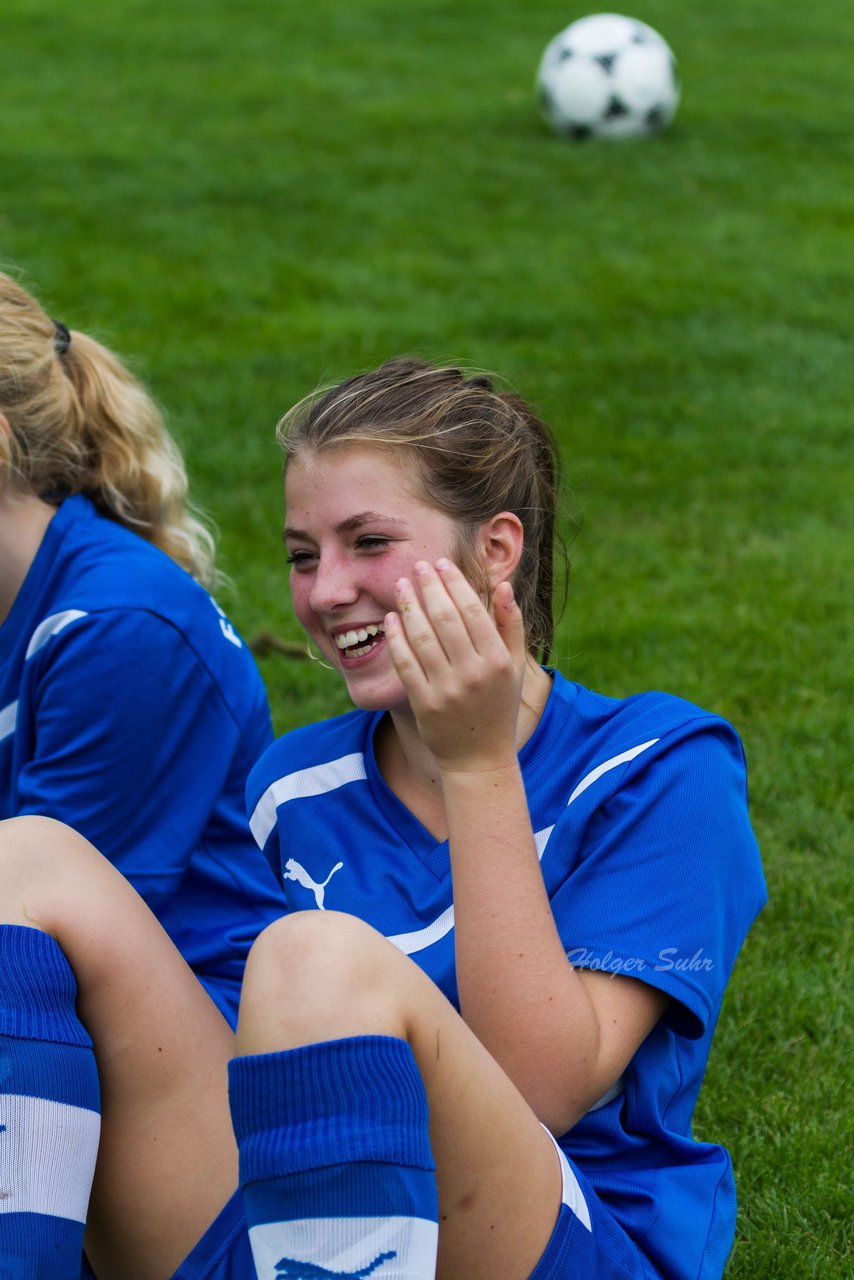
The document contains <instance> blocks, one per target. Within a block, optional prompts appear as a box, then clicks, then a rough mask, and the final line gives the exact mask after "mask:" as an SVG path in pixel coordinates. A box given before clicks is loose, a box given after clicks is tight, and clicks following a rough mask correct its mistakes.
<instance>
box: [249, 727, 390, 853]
mask: <svg viewBox="0 0 854 1280" xmlns="http://www.w3.org/2000/svg"><path fill="white" fill-rule="evenodd" d="M374 720H375V717H374V716H373V715H372V714H370V713H368V712H364V711H349V712H347V713H346V714H345V715H342V716H335V717H334V718H333V719H330V720H321V721H319V722H318V723H316V724H311V725H305V726H304V727H303V728H300V729H294V730H292V731H291V732H290V733H286V734H285V735H284V736H283V737H281V738H278V739H277V740H276V741H275V742H274V743H273V744H272V746H270V747H268V748H267V750H266V751H265V752H264V754H263V755H262V756H261V758H260V759H259V760H258V762H257V764H256V765H255V767H254V768H253V769H252V771H251V773H250V775H249V780H248V782H247V784H246V802H247V810H248V813H249V817H250V826H251V828H252V833H253V835H254V836H255V839H256V840H257V842H258V844H259V845H260V846H261V848H263V847H264V846H265V844H266V843H267V840H268V839H269V837H270V834H271V832H272V830H273V827H274V826H275V824H276V816H277V812H278V809H279V807H280V806H281V805H283V804H286V803H287V802H289V801H291V800H297V799H302V798H305V797H307V796H322V795H324V794H325V793H327V792H330V791H337V790H338V789H339V788H340V787H343V786H346V785H347V784H348V783H351V782H360V781H362V780H363V779H364V778H365V776H366V772H365V752H366V750H367V749H368V742H369V738H370V733H371V729H372V726H373V724H374Z"/></svg>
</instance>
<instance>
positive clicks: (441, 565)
mask: <svg viewBox="0 0 854 1280" xmlns="http://www.w3.org/2000/svg"><path fill="white" fill-rule="evenodd" d="M453 567H454V566H453V565H452V564H451V562H450V560H446V559H445V557H444V556H443V557H442V559H441V560H437V561H436V568H437V569H441V570H442V571H443V572H444V571H445V570H446V569H453Z"/></svg>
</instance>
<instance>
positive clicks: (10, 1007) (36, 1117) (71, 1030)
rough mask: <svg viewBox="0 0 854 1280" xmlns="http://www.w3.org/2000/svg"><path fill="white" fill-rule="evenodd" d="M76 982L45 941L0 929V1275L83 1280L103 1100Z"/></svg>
mask: <svg viewBox="0 0 854 1280" xmlns="http://www.w3.org/2000/svg"><path fill="white" fill-rule="evenodd" d="M76 999H77V983H76V982H75V979H74V974H73V973H72V971H71V966H70V965H69V963H68V961H67V960H66V958H65V955H64V954H63V952H62V949H61V948H60V946H59V945H58V943H57V942H55V941H54V939H53V938H51V937H50V936H49V935H48V934H46V933H42V932H40V930H38V929H27V928H23V927H20V926H18V925H0V1189H2V1193H3V1194H2V1198H0V1276H3V1277H4V1280H5V1277H10V1280H12V1278H13V1280H35V1278H36V1277H38V1280H78V1278H79V1276H80V1263H81V1256H82V1251H83V1227H84V1223H85V1220H86V1210H87V1206H88V1203H89V1192H90V1190H91V1187H92V1176H93V1174H94V1171H95V1159H96V1157H97V1154H98V1136H99V1132H100V1124H101V1116H100V1098H99V1088H98V1072H97V1068H96V1066H95V1057H94V1054H93V1052H92V1041H91V1040H90V1039H89V1036H88V1035H87V1033H86V1031H85V1029H84V1028H83V1026H82V1024H81V1023H80V1021H79V1020H78V1018H77V1013H76V1009H75V1002H76Z"/></svg>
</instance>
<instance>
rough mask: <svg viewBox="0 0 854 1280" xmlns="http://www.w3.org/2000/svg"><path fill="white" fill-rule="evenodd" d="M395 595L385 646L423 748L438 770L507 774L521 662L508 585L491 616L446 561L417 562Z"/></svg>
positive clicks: (521, 633) (520, 628) (520, 634)
mask: <svg viewBox="0 0 854 1280" xmlns="http://www.w3.org/2000/svg"><path fill="white" fill-rule="evenodd" d="M396 595H397V603H398V609H397V611H396V612H395V613H390V614H388V615H387V616H386V619H385V626H386V642H387V644H388V647H389V652H390V654H391V657H392V661H393V662H394V666H395V669H396V671H397V674H398V677H399V678H400V680H401V682H402V684H403V687H404V689H405V691H406V695H407V697H408V699H409V705H410V707H411V708H412V712H413V714H414V716H415V720H416V723H417V726H418V731H419V733H420V735H421V738H422V740H423V741H424V743H425V745H426V746H427V747H429V748H430V750H431V751H432V753H433V755H434V756H435V757H436V760H437V763H438V764H439V767H440V768H441V769H442V770H443V771H444V772H449V771H463V772H485V771H487V770H492V769H501V768H506V767H507V765H508V764H511V763H513V762H514V761H515V759H516V725H517V720H518V716H519V703H520V698H521V690H522V679H523V676H524V672H525V664H526V660H527V653H526V648H525V630H524V624H523V621H522V615H521V612H520V610H519V607H518V605H517V604H516V601H515V599H514V596H513V588H512V587H511V585H510V583H509V582H502V583H500V584H499V585H498V587H496V589H495V593H494V595H493V600H492V603H493V614H492V615H490V613H489V611H488V610H487V608H486V606H485V605H484V603H483V601H482V600H481V598H480V597H479V596H478V594H477V592H476V591H475V590H474V588H473V587H472V586H471V584H470V583H469V582H468V581H467V579H466V578H465V576H464V575H463V574H462V573H461V572H460V570H459V569H458V568H457V567H456V566H455V565H453V564H452V563H451V562H450V561H449V560H445V559H440V560H437V561H436V563H435V565H433V566H431V565H429V564H427V563H426V562H425V561H419V562H418V563H417V564H416V565H415V572H414V580H413V581H411V580H410V579H409V578H401V579H400V580H399V581H398V583H397V587H396Z"/></svg>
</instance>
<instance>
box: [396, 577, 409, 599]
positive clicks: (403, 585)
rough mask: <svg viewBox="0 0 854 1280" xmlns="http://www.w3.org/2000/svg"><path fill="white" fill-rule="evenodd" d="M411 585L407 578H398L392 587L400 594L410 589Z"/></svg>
mask: <svg viewBox="0 0 854 1280" xmlns="http://www.w3.org/2000/svg"><path fill="white" fill-rule="evenodd" d="M411 586H412V583H411V582H410V581H409V579H408V578H398V580H397V582H396V583H395V584H394V589H395V591H396V592H397V594H398V595H399V596H402V595H403V594H404V592H405V591H408V590H409V589H410V587H411Z"/></svg>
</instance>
